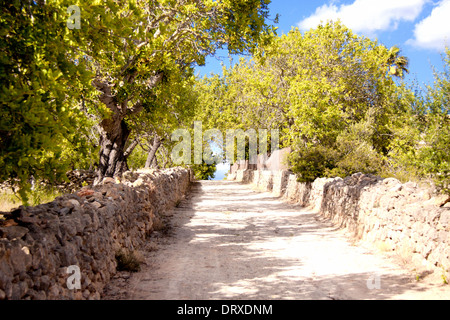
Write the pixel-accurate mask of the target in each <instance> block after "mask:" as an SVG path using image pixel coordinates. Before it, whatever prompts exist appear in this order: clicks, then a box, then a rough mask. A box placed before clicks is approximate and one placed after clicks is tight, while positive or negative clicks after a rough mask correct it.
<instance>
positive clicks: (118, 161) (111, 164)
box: [96, 119, 130, 183]
mask: <svg viewBox="0 0 450 320" xmlns="http://www.w3.org/2000/svg"><path fill="white" fill-rule="evenodd" d="M101 128H102V130H101V132H100V156H99V165H98V169H97V179H96V183H99V182H101V181H102V180H103V179H104V178H106V177H114V176H120V175H121V174H122V173H123V172H125V171H127V170H128V165H127V155H125V145H126V143H127V140H128V137H129V135H130V129H129V128H128V127H127V125H126V123H125V121H124V120H123V119H121V120H120V121H118V120H116V121H114V120H109V119H108V120H103V121H102V123H101Z"/></svg>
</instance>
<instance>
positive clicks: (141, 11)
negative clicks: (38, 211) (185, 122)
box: [79, 0, 269, 180]
mask: <svg viewBox="0 0 450 320" xmlns="http://www.w3.org/2000/svg"><path fill="white" fill-rule="evenodd" d="M268 3H269V1H268V0H240V1H195V0H190V1H186V0H165V1H145V2H144V1H136V2H134V1H127V2H125V1H123V2H122V1H119V2H107V3H106V6H105V5H104V4H102V5H101V6H100V5H97V4H95V5H90V4H89V3H88V2H87V1H86V2H83V6H82V9H83V15H84V16H86V18H85V19H84V20H83V25H84V27H82V29H85V30H87V31H86V32H84V33H85V34H86V33H87V36H89V37H90V39H91V41H90V46H87V47H84V48H79V50H80V51H84V52H85V53H86V54H87V55H88V56H89V57H90V58H91V59H90V60H91V61H92V64H91V67H92V69H93V70H94V71H95V73H96V76H95V78H94V80H93V82H92V83H93V85H94V87H95V88H96V89H97V90H98V91H99V92H100V96H99V100H100V102H101V103H102V104H103V106H104V107H103V114H102V118H101V122H100V128H101V130H100V136H101V139H100V154H99V168H98V180H101V179H102V178H103V177H104V176H114V175H117V174H120V173H121V172H123V171H124V170H126V169H127V163H126V157H125V156H124V151H125V149H126V145H127V142H128V140H129V137H130V133H131V130H130V128H129V126H128V124H127V119H128V118H129V117H133V116H135V115H137V114H142V113H145V114H149V113H152V112H154V109H153V108H154V107H155V105H154V101H155V99H160V95H172V94H174V95H176V91H175V90H174V88H176V87H177V86H178V85H179V84H180V83H182V82H183V81H184V79H185V76H186V72H188V73H189V70H190V69H191V67H192V66H193V65H194V64H199V65H201V64H203V63H204V60H205V57H206V56H207V55H211V54H214V52H215V51H216V50H217V49H219V48H223V47H224V46H227V48H228V50H229V51H230V52H231V53H241V52H244V51H246V50H251V49H252V48H253V47H254V46H255V44H256V41H258V40H259V39H260V38H261V34H263V33H264V32H267V30H269V27H268V26H267V25H266V24H265V19H266V18H267V17H268V9H267V5H268ZM98 47H100V48H101V50H100V51H99V52H100V53H101V54H98V53H97V52H92V51H93V50H94V51H95V50H96V49H97V48H98Z"/></svg>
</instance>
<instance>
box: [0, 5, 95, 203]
mask: <svg viewBox="0 0 450 320" xmlns="http://www.w3.org/2000/svg"><path fill="white" fill-rule="evenodd" d="M67 7H68V4H67V2H66V1H51V2H49V3H45V4H44V2H43V1H31V0H30V1H1V8H2V9H1V11H0V30H1V31H0V46H1V48H2V49H1V50H0V81H1V83H2V87H1V89H0V105H1V107H0V108H1V110H0V115H1V116H0V168H1V169H0V181H2V182H3V181H8V182H9V183H10V184H11V185H12V186H14V187H18V188H19V193H20V195H21V196H22V198H23V200H25V202H26V201H27V193H28V191H29V190H30V184H29V179H30V178H31V177H34V178H35V179H36V180H41V179H46V180H49V181H51V182H56V181H59V180H61V179H63V178H64V174H65V172H66V171H67V169H68V168H69V166H75V165H86V162H87V163H89V160H88V161H85V160H84V158H88V157H89V154H90V153H92V152H93V147H92V145H91V144H90V143H89V140H88V135H89V133H88V129H89V127H90V126H91V125H92V123H91V122H90V121H89V119H88V118H86V117H85V116H84V113H83V112H82V109H83V105H82V103H81V101H82V99H83V97H84V98H85V99H89V98H91V97H92V88H91V86H90V79H91V77H92V75H91V74H90V72H89V70H88V68H87V66H86V61H85V60H84V59H83V57H82V56H80V55H78V54H77V53H75V52H74V51H72V50H70V47H69V46H68V45H69V43H70V41H72V40H73V35H74V34H73V33H72V32H71V31H70V30H69V29H68V28H67V25H66V20H67V12H66V10H67ZM89 159H90V158H89Z"/></svg>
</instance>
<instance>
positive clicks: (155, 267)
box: [116, 181, 450, 300]
mask: <svg viewBox="0 0 450 320" xmlns="http://www.w3.org/2000/svg"><path fill="white" fill-rule="evenodd" d="M170 221H171V225H172V227H171V230H170V232H169V236H166V237H163V238H159V243H158V250H155V251H152V252H149V253H147V254H146V263H145V264H144V266H143V268H142V270H141V271H140V272H138V273H134V274H132V275H131V277H130V278H129V279H128V280H127V281H126V284H124V285H126V289H123V290H122V294H123V295H122V297H121V298H124V299H175V300H177V299H188V300H195V299H236V300H240V299H255V300H257V299H269V300H270V299H450V291H449V289H450V286H448V285H447V286H445V285H442V284H437V285H431V284H430V283H427V282H426V281H419V282H418V281H416V280H415V275H414V274H413V273H411V272H410V271H406V270H404V269H403V268H401V267H400V266H399V265H398V264H396V263H395V262H394V261H393V260H390V259H388V258H387V257H386V256H385V255H383V254H380V253H375V252H373V251H371V250H369V249H368V248H364V247H362V246H356V245H353V244H352V243H351V242H350V241H349V239H348V238H347V237H346V236H345V235H344V233H343V231H340V230H336V229H335V228H334V227H333V226H332V225H330V224H329V223H327V222H325V221H322V220H321V219H320V218H319V217H318V215H317V214H315V213H312V212H310V211H308V210H307V209H303V208H300V207H298V206H294V205H289V204H287V203H285V202H283V201H281V200H280V199H279V198H277V197H274V196H273V195H271V194H270V193H261V192H257V191H254V190H252V188H251V187H250V186H249V185H242V184H240V183H238V182H226V181H202V182H198V183H195V184H194V186H193V188H192V192H191V193H190V195H189V197H188V198H187V199H186V200H185V201H183V202H182V203H180V205H179V206H178V208H175V210H174V212H173V215H172V216H171V217H170ZM128 277H129V276H126V277H125V278H128ZM116 294H117V292H116ZM116 296H117V295H116Z"/></svg>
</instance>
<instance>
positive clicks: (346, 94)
mask: <svg viewBox="0 0 450 320" xmlns="http://www.w3.org/2000/svg"><path fill="white" fill-rule="evenodd" d="M272 39H273V41H271V42H269V43H266V44H264V45H260V46H259V47H258V50H257V51H256V52H255V54H254V55H253V59H252V60H250V61H247V60H241V61H240V62H239V63H238V64H236V65H235V66H232V67H230V68H228V69H225V70H224V72H223V76H222V77H219V76H214V77H211V78H209V79H207V80H204V84H203V87H204V88H205V89H204V91H205V94H204V95H203V96H204V100H205V102H204V103H203V105H205V106H206V108H205V110H204V113H205V117H206V118H213V119H215V120H214V121H215V122H216V123H217V124H218V125H220V126H223V127H226V126H231V127H237V128H246V129H248V128H254V129H258V128H268V129H271V128H278V129H280V141H281V146H291V147H292V148H293V153H292V155H291V158H290V161H291V165H292V169H293V170H294V171H295V172H296V173H297V174H298V176H299V179H300V180H301V181H312V180H314V179H315V178H317V177H321V176H334V175H348V174H352V173H354V172H358V171H363V172H368V173H377V172H380V170H381V167H382V166H383V161H384V159H385V157H386V156H387V154H388V151H389V145H390V142H391V136H392V134H391V122H393V121H394V120H393V119H395V118H396V115H398V114H400V113H402V112H404V110H405V108H407V104H406V102H405V101H404V100H402V96H401V95H402V92H401V90H400V89H399V86H398V85H397V84H396V83H395V81H394V79H395V78H396V77H401V76H403V75H404V74H405V73H406V72H407V65H408V60H407V58H406V57H403V56H400V51H399V49H398V48H395V47H394V48H391V49H388V48H386V47H385V46H383V45H380V44H378V43H377V42H376V41H372V40H370V39H367V38H364V37H359V36H357V35H355V34H353V33H352V32H351V30H349V29H348V28H346V27H345V26H344V25H342V24H341V23H340V22H336V23H332V22H328V23H326V24H323V25H320V26H318V27H317V28H316V29H314V30H310V31H308V32H305V33H304V34H302V33H301V32H300V31H299V30H298V29H295V28H294V29H292V30H291V31H290V32H289V33H288V34H284V35H281V36H279V37H275V36H273V37H272ZM394 69H395V70H397V71H396V72H395V73H393V72H392V71H393V70H394Z"/></svg>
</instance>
